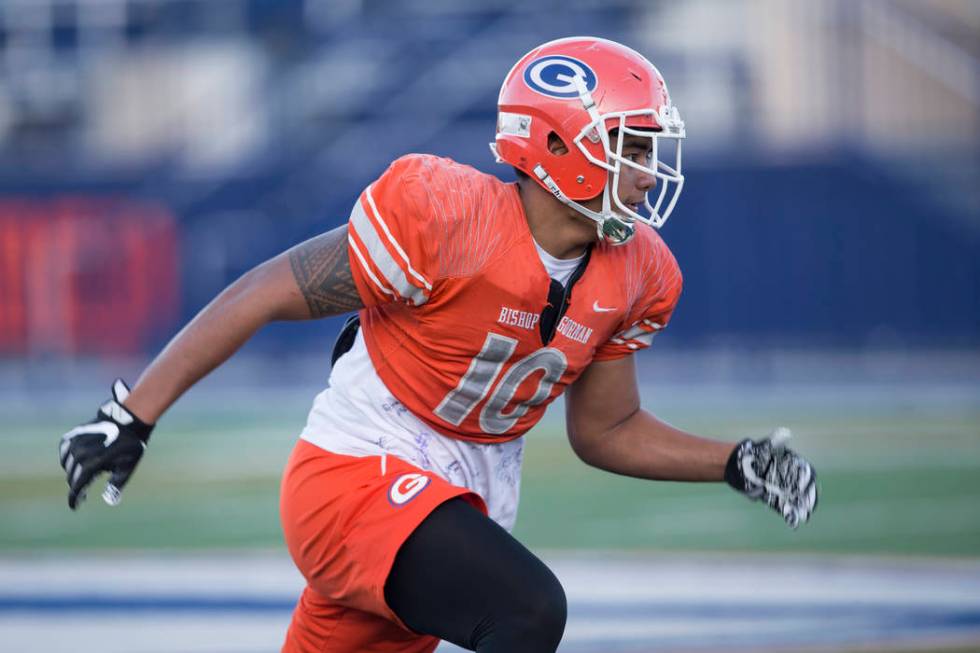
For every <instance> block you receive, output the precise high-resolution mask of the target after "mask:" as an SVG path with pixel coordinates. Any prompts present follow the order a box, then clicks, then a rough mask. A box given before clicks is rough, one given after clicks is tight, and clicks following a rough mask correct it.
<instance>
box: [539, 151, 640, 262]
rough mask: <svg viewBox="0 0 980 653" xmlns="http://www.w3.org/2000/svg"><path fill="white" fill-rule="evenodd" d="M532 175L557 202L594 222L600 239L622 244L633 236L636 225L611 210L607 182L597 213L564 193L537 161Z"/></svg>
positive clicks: (613, 243) (611, 243) (612, 243)
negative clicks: (599, 211)
mask: <svg viewBox="0 0 980 653" xmlns="http://www.w3.org/2000/svg"><path fill="white" fill-rule="evenodd" d="M534 175H535V176H536V177H537V178H538V179H540V180H541V183H542V184H544V185H545V186H547V187H548V190H550V191H551V194H552V195H554V196H555V197H556V198H557V199H558V201H559V202H561V203H562V204H564V205H565V206H568V207H570V208H573V209H575V210H576V211H577V212H579V213H581V214H582V215H584V216H585V217H587V218H588V219H589V220H592V221H593V222H595V223H596V234H598V237H599V239H600V240H603V241H605V242H607V243H609V244H610V245H624V244H626V243H627V242H629V240H630V239H631V238H632V237H633V234H634V233H636V225H635V224H634V223H633V221H632V220H628V219H626V218H622V217H620V216H618V215H616V213H615V212H613V210H612V208H611V206H610V202H609V184H606V187H605V189H603V191H602V212H601V213H597V212H595V211H593V210H592V209H589V208H587V207H585V206H583V205H581V204H579V203H578V202H576V201H575V200H572V199H569V198H568V196H567V195H565V193H563V192H562V191H561V189H560V188H559V187H558V184H557V183H555V180H554V179H552V178H551V175H549V174H548V171H547V170H545V169H544V167H543V166H542V165H541V164H540V163H539V164H538V165H536V166H534Z"/></svg>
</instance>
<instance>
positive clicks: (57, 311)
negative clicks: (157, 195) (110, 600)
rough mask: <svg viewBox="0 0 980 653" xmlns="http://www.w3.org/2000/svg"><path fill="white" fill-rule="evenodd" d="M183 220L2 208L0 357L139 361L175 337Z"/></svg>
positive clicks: (93, 202) (155, 209)
mask: <svg viewBox="0 0 980 653" xmlns="http://www.w3.org/2000/svg"><path fill="white" fill-rule="evenodd" d="M178 287H179V251H178V239H177V221H176V220H175V219H174V217H173V215H172V214H171V213H170V212H169V211H167V210H166V209H165V208H163V207H160V206H158V205H154V204H149V203H144V202H138V201H133V200H125V199H104V198H85V197H71V198H59V199H54V200H11V199H4V200H0V353H2V354H14V355H28V356H36V355H75V354H133V353H137V352H139V351H141V349H142V348H143V347H144V346H146V345H148V344H149V343H150V342H152V341H153V340H154V339H156V338H158V337H160V336H161V335H166V333H167V332H169V331H171V330H172V329H173V325H174V322H175V321H176V319H177V316H178V308H179V307H178V304H179V295H178Z"/></svg>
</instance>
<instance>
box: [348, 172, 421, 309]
mask: <svg viewBox="0 0 980 653" xmlns="http://www.w3.org/2000/svg"><path fill="white" fill-rule="evenodd" d="M429 223H430V216H429V215H428V211H427V202H426V201H425V180H424V179H423V178H422V176H421V165H420V161H419V157H417V156H411V155H410V156H406V157H402V158H400V159H398V160H396V161H395V162H394V163H392V164H391V166H390V167H389V168H388V169H387V170H386V171H385V173H384V174H383V175H381V177H380V178H379V179H378V180H377V181H375V182H374V183H372V184H371V185H370V186H368V187H367V188H365V189H364V192H362V193H361V196H360V197H359V198H358V200H357V202H356V203H355V204H354V208H353V210H352V211H351V215H350V221H349V223H348V229H347V244H348V255H349V257H350V267H351V274H352V276H353V277H354V283H355V284H356V285H357V291H358V293H359V294H360V296H361V301H362V302H363V303H364V305H365V306H367V307H371V306H377V305H379V304H386V303H389V302H404V303H406V304H408V305H410V306H421V305H423V304H425V303H426V302H427V301H428V299H429V295H430V293H431V292H432V282H433V274H434V261H433V260H432V257H431V256H430V255H429V252H428V251H427V248H426V242H425V240H426V235H425V234H426V231H427V227H428V224H429Z"/></svg>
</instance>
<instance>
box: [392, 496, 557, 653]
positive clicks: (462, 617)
mask: <svg viewBox="0 0 980 653" xmlns="http://www.w3.org/2000/svg"><path fill="white" fill-rule="evenodd" d="M385 599H386V600H387V601H388V605H389V606H390V607H391V609H392V610H394V612H395V614H397V615H398V617H399V618H400V619H401V620H402V621H404V622H405V624H406V625H408V626H409V627H410V628H412V629H413V630H415V631H417V632H420V633H425V634H428V635H435V636H436V637H439V638H441V639H444V640H447V641H450V642H452V643H454V644H456V645H457V646H462V647H463V648H468V649H470V650H475V651H478V652H479V653H505V652H506V653H532V652H533V653H548V652H552V651H554V650H555V649H556V648H557V647H558V642H559V641H560V640H561V636H562V633H563V632H564V629H565V617H566V611H567V607H566V603H565V592H564V590H563V589H562V587H561V584H560V583H559V582H558V579H557V578H555V575H554V574H553V573H551V570H549V569H548V568H547V567H546V566H545V564H544V563H543V562H541V560H539V559H538V558H537V557H536V556H535V555H534V554H532V553H531V552H530V551H528V550H527V549H526V548H525V547H524V546H523V545H522V544H521V543H520V542H518V541H517V540H516V539H514V538H513V537H512V536H511V535H510V534H509V533H508V532H507V531H505V530H504V529H503V528H501V527H500V526H499V525H497V524H496V523H495V522H494V521H492V520H491V519H489V518H487V517H486V516H485V515H483V513H481V512H479V511H478V510H476V509H475V508H473V507H472V506H471V505H469V504H468V503H466V502H465V501H463V500H462V499H452V500H450V501H447V502H446V503H444V504H442V505H441V506H439V507H438V508H436V510H435V511H433V512H432V514H431V515H429V517H428V518H427V519H426V520H425V521H424V522H422V524H421V525H420V526H419V527H418V528H417V529H416V530H415V532H414V533H413V534H412V535H411V536H410V537H409V538H408V540H406V542H405V544H404V545H403V546H402V548H401V550H400V551H399V552H398V556H397V557H396V558H395V563H394V565H393V567H392V570H391V573H390V574H389V576H388V582H387V583H386V585H385Z"/></svg>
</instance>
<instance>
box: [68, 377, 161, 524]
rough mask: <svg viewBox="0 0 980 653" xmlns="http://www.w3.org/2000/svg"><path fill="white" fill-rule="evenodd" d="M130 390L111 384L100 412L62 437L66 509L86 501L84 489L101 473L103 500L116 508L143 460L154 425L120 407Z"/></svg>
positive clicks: (120, 382)
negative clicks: (105, 476)
mask: <svg viewBox="0 0 980 653" xmlns="http://www.w3.org/2000/svg"><path fill="white" fill-rule="evenodd" d="M128 396H129V388H128V387H127V386H126V383H125V382H123V380H122V379H116V381H115V382H114V383H113V384H112V399H110V400H108V401H107V402H105V403H104V404H102V406H101V407H100V408H99V412H98V413H96V415H95V419H93V420H92V421H91V422H88V423H87V424H82V425H81V426H76V427H75V428H73V429H72V430H70V431H68V432H67V433H65V434H64V435H63V436H61V447H60V454H61V466H62V467H63V468H64V470H65V474H66V479H67V480H68V507H69V508H71V509H72V510H75V508H77V507H78V505H79V504H80V503H81V502H82V500H83V499H84V498H85V489H86V488H87V487H88V484H89V483H91V482H92V479H93V478H95V476H96V475H97V474H99V473H101V472H109V474H110V476H109V483H108V485H106V488H105V491H104V492H103V493H102V498H103V499H104V500H105V502H106V503H108V504H109V505H110V506H115V505H119V502H120V500H121V499H122V489H123V488H124V487H125V486H126V482H127V481H129V477H130V476H131V475H132V473H133V470H134V469H136V463H138V462H139V460H140V458H141V457H142V456H143V450H144V449H146V442H147V440H149V439H150V432H151V431H153V424H147V423H145V422H143V421H142V420H140V419H139V418H138V417H136V416H135V415H133V414H132V413H131V412H129V411H128V410H126V408H124V407H123V405H122V402H124V401H126V397H128Z"/></svg>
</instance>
